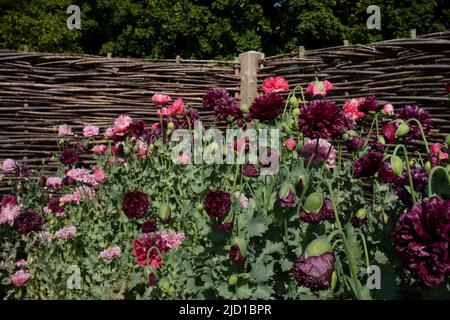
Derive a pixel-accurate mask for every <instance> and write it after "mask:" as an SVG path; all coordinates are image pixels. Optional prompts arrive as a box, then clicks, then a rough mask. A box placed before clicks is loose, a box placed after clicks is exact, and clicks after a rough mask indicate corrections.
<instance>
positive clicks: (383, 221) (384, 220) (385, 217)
mask: <svg viewBox="0 0 450 320" xmlns="http://www.w3.org/2000/svg"><path fill="white" fill-rule="evenodd" d="M380 222H381V224H383V225H385V224H387V223H388V222H389V216H388V215H387V214H386V213H384V212H383V214H382V215H381V217H380Z"/></svg>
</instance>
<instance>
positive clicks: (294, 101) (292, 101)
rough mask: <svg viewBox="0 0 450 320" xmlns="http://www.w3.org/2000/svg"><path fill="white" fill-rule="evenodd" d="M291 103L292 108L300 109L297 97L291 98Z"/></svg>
mask: <svg viewBox="0 0 450 320" xmlns="http://www.w3.org/2000/svg"><path fill="white" fill-rule="evenodd" d="M289 103H290V104H291V106H293V107H294V108H297V107H298V99H297V98H296V97H295V96H291V97H290V98H289Z"/></svg>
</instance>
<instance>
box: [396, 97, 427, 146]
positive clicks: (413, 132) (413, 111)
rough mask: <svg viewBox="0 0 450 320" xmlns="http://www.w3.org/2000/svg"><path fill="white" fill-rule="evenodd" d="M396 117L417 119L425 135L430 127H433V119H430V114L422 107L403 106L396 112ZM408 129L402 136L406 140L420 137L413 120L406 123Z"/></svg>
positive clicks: (405, 119)
mask: <svg viewBox="0 0 450 320" xmlns="http://www.w3.org/2000/svg"><path fill="white" fill-rule="evenodd" d="M396 118H397V119H402V120H404V121H407V120H409V119H412V118H414V119H417V120H418V121H419V122H420V124H421V125H422V128H423V131H424V134H425V135H427V134H428V133H429V132H430V130H431V128H433V121H431V118H430V114H429V112H428V111H426V110H425V109H423V108H419V107H418V106H416V105H412V106H409V105H408V106H405V107H403V108H401V109H400V110H399V111H398V113H397V114H396ZM408 126H409V131H408V133H407V134H406V136H405V137H404V139H405V140H406V141H410V140H413V139H420V140H421V139H422V138H421V134H420V129H419V126H418V125H417V123H415V122H414V121H411V122H409V123H408Z"/></svg>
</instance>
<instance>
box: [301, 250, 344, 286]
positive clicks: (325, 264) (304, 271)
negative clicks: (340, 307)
mask: <svg viewBox="0 0 450 320" xmlns="http://www.w3.org/2000/svg"><path fill="white" fill-rule="evenodd" d="M335 261H336V259H335V257H334V254H333V253H331V252H325V253H323V254H321V255H319V256H312V257H308V258H305V255H304V254H302V255H301V256H300V257H298V258H297V260H296V261H295V264H294V270H293V271H294V278H295V280H296V281H297V283H298V284H299V285H301V286H304V287H307V288H309V289H311V291H319V290H325V289H328V288H330V287H331V281H332V278H333V271H334V263H335Z"/></svg>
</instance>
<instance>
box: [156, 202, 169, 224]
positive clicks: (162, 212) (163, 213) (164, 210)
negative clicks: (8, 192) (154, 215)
mask: <svg viewBox="0 0 450 320" xmlns="http://www.w3.org/2000/svg"><path fill="white" fill-rule="evenodd" d="M158 216H159V218H160V219H161V220H167V218H169V217H170V207H169V205H168V204H167V203H164V204H162V205H161V207H160V208H159V211H158Z"/></svg>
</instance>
